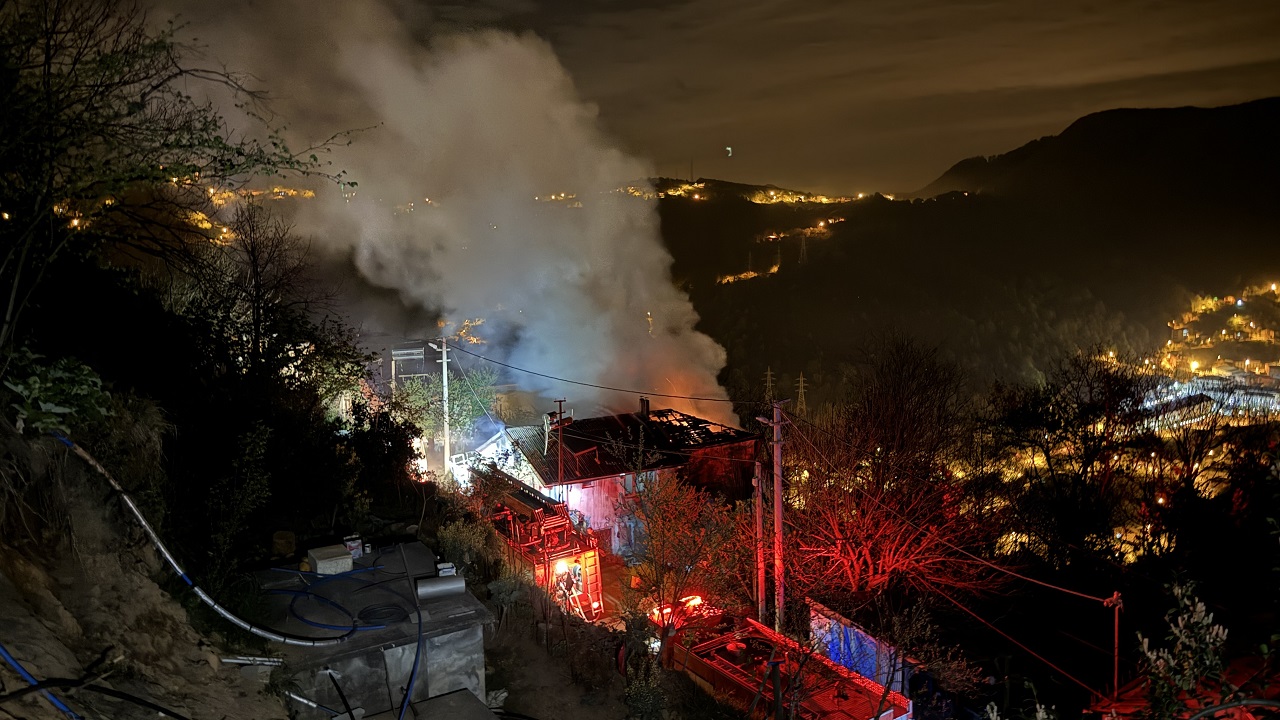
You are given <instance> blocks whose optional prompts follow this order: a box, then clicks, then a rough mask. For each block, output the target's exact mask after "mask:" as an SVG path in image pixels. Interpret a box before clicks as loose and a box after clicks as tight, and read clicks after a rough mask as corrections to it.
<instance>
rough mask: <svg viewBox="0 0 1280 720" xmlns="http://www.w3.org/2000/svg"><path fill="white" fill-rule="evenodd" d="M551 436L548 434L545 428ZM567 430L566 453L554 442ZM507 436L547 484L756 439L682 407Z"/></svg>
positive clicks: (674, 460)
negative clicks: (561, 465)
mask: <svg viewBox="0 0 1280 720" xmlns="http://www.w3.org/2000/svg"><path fill="white" fill-rule="evenodd" d="M548 430H549V431H550V434H551V437H550V438H549V439H548V437H547V432H548ZM561 435H563V438H564V448H563V453H561V451H560V449H559V448H558V447H557V446H556V442H557V438H558V437H559V436H561ZM507 436H508V437H510V438H511V442H512V443H513V444H514V445H515V446H516V448H518V449H519V450H520V452H521V454H522V455H524V457H525V459H526V460H528V461H529V464H530V465H532V466H533V469H534V470H535V471H536V472H537V473H538V476H539V477H540V478H542V481H543V483H544V484H546V485H555V484H559V483H560V482H561V480H560V474H559V467H558V458H559V457H561V456H563V458H564V478H563V482H564V484H570V483H579V482H585V481H588V480H593V479H595V478H604V477H612V476H615V475H622V474H625V473H630V472H635V471H636V470H637V469H639V470H642V471H644V470H657V469H661V468H672V467H679V466H681V465H684V464H685V463H687V462H689V460H690V457H691V456H692V453H694V452H695V451H699V450H705V449H707V448H714V447H719V446H723V445H733V444H736V443H741V442H746V441H750V440H754V439H755V438H756V435H754V434H752V433H749V432H747V431H745V430H737V429H735V428H731V427H729V426H727V425H721V424H719V423H714V422H711V421H710V420H704V419H702V418H700V417H695V416H693V415H688V414H686V413H682V412H680V411H678V410H671V409H664V410H650V411H648V412H643V411H642V412H636V413H624V414H621V415H609V416H607V417H597V418H585V419H581V420H574V419H569V421H568V422H566V423H565V424H564V426H563V428H561V429H556V427H555V426H554V425H551V424H550V423H548V424H547V425H524V426H519V427H510V428H507Z"/></svg>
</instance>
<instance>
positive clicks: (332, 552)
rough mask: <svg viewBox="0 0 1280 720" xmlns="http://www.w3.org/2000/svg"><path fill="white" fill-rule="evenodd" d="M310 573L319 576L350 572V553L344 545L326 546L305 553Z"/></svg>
mask: <svg viewBox="0 0 1280 720" xmlns="http://www.w3.org/2000/svg"><path fill="white" fill-rule="evenodd" d="M307 562H309V563H311V571H312V572H315V573H319V574H321V575H337V574H338V573H344V572H351V567H352V563H351V551H350V550H348V549H347V548H346V546H345V545H326V546H324V547H318V548H312V549H310V550H308V551H307Z"/></svg>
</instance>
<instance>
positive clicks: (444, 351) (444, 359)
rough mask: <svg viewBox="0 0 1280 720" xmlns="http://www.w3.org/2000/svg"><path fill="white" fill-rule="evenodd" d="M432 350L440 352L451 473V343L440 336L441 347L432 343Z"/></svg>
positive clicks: (446, 458) (446, 464)
mask: <svg viewBox="0 0 1280 720" xmlns="http://www.w3.org/2000/svg"><path fill="white" fill-rule="evenodd" d="M428 344H429V345H431V349H432V350H436V351H438V352H439V353H440V359H439V360H438V361H437V362H439V363H440V375H441V378H440V381H441V387H442V388H443V391H444V392H443V395H444V473H445V475H448V474H449V450H450V448H449V343H448V342H447V341H446V339H445V338H440V347H436V346H435V345H434V344H432V343H428Z"/></svg>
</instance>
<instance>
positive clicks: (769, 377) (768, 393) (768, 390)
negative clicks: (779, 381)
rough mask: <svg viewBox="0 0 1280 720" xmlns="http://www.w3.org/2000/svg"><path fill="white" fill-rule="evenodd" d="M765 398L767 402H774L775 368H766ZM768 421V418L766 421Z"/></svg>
mask: <svg viewBox="0 0 1280 720" xmlns="http://www.w3.org/2000/svg"><path fill="white" fill-rule="evenodd" d="M764 399H765V400H766V401H767V402H773V368H772V367H767V368H765V369H764ZM764 422H765V423H768V420H765V421H764Z"/></svg>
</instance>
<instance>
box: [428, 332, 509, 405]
mask: <svg viewBox="0 0 1280 720" xmlns="http://www.w3.org/2000/svg"><path fill="white" fill-rule="evenodd" d="M441 342H442V343H443V342H446V341H444V340H442V341H441ZM457 349H458V348H456V347H455V348H454V350H457ZM464 352H465V351H464ZM445 372H448V370H447V369H446V371H445ZM458 372H459V373H460V374H461V375H462V382H463V383H465V384H466V386H467V389H468V390H470V391H471V397H473V398H475V400H476V404H477V405H479V406H480V409H481V410H484V416H485V417H487V418H489V423H490V424H491V425H493V426H494V427H497V426H498V421H497V420H494V419H493V416H492V415H490V414H489V408H488V406H486V405H485V404H484V402H482V401H481V400H480V395H479V394H478V393H476V388H475V386H474V385H472V384H471V380H470V379H469V378H467V369H466V368H464V367H462V363H458Z"/></svg>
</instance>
